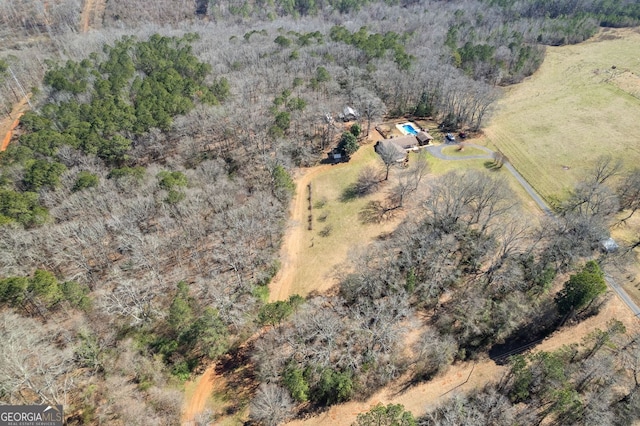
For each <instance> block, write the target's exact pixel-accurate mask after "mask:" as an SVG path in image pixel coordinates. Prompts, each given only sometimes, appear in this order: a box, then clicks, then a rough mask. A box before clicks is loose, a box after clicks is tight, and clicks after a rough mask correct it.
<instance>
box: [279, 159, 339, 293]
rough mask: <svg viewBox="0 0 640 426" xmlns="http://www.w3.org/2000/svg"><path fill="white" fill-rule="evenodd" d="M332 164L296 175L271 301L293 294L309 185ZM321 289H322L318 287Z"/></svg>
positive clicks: (303, 233)
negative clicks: (294, 190) (294, 189)
mask: <svg viewBox="0 0 640 426" xmlns="http://www.w3.org/2000/svg"><path fill="white" fill-rule="evenodd" d="M330 167H331V166H330V165H323V166H316V167H313V168H310V169H304V170H300V171H299V172H298V173H299V175H298V176H297V177H296V179H295V181H296V193H295V196H294V197H293V200H292V201H291V207H290V209H289V222H288V224H287V230H286V231H285V236H284V241H283V243H282V247H281V248H280V260H281V265H280V270H279V271H278V274H276V276H275V277H274V278H273V280H271V283H270V284H269V302H275V301H277V300H286V299H288V298H289V296H290V295H291V289H292V287H293V278H294V276H295V270H296V268H298V267H299V262H298V254H299V253H300V250H301V249H302V247H303V246H304V244H306V238H307V237H306V234H305V231H306V218H307V215H308V213H309V212H308V210H307V198H306V191H307V185H308V184H309V183H310V182H311V181H312V180H313V178H314V177H316V176H317V175H318V174H320V173H322V172H323V171H325V170H326V169H327V168H330ZM318 290H321V289H318Z"/></svg>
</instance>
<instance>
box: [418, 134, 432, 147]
mask: <svg viewBox="0 0 640 426" xmlns="http://www.w3.org/2000/svg"><path fill="white" fill-rule="evenodd" d="M416 139H418V144H419V145H420V146H423V145H429V144H430V143H431V141H432V140H433V136H431V135H430V134H429V133H427V132H419V133H418V134H417V135H416Z"/></svg>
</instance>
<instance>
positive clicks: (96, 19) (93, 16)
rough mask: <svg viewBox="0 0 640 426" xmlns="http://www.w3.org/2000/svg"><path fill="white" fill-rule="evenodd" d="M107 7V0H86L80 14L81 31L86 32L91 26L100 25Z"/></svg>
mask: <svg viewBox="0 0 640 426" xmlns="http://www.w3.org/2000/svg"><path fill="white" fill-rule="evenodd" d="M105 7H106V0H85V2H84V5H83V7H82V13H81V14H80V32H83V33H86V32H87V31H89V28H91V27H94V26H97V25H99V23H100V22H102V14H103V13H104V9H105Z"/></svg>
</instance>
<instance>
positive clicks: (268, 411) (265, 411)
mask: <svg viewBox="0 0 640 426" xmlns="http://www.w3.org/2000/svg"><path fill="white" fill-rule="evenodd" d="M292 408H293V401H292V400H291V396H290V395H289V392H287V391H286V390H285V389H283V388H281V387H280V386H277V385H274V384H264V383H263V384H261V385H260V387H259V388H258V392H257V393H256V396H255V397H254V398H253V401H251V405H250V408H249V410H250V411H249V417H250V418H251V419H252V420H254V421H256V422H257V423H259V424H262V425H265V426H277V425H279V424H281V423H284V422H285V421H286V420H287V419H288V418H289V417H291V414H292V413H291V410H292Z"/></svg>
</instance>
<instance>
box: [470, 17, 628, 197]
mask: <svg viewBox="0 0 640 426" xmlns="http://www.w3.org/2000/svg"><path fill="white" fill-rule="evenodd" d="M638 46H640V29H637V28H636V29H602V30H601V31H600V32H599V34H598V35H597V36H596V37H594V38H592V39H591V40H589V41H587V42H584V43H581V44H578V45H574V46H562V47H548V48H547V53H546V56H545V60H544V63H543V64H542V66H541V67H540V69H539V70H538V71H537V72H536V73H535V74H534V75H533V76H531V77H529V78H528V79H526V80H525V81H524V82H523V83H520V84H517V85H514V86H511V87H509V88H507V89H506V95H505V96H504V98H503V99H501V100H500V101H499V103H498V105H497V110H496V112H495V114H494V116H493V118H492V119H491V120H490V122H489V125H488V127H487V128H486V129H485V132H484V133H485V137H484V138H482V140H481V142H480V143H482V141H484V142H485V143H486V144H487V146H488V147H490V148H492V149H499V150H501V151H502V152H503V153H505V154H506V156H507V157H508V158H509V160H510V162H511V163H512V164H513V165H514V166H515V168H516V169H517V170H518V171H519V172H520V173H521V174H522V175H523V176H524V177H525V179H526V180H527V181H529V183H530V184H531V185H532V186H533V187H534V188H535V189H536V190H537V191H538V193H540V195H541V196H542V197H543V198H545V199H546V200H547V201H549V200H552V199H553V198H554V197H562V196H563V194H564V193H565V191H566V190H567V189H568V188H571V187H572V186H573V185H574V184H575V183H576V182H578V181H579V180H580V179H581V176H583V175H584V173H585V172H586V171H588V169H589V166H590V165H591V164H593V162H594V160H595V159H596V158H597V157H598V156H600V155H603V154H611V155H612V156H614V157H615V158H620V159H623V160H624V161H625V164H626V166H627V167H632V166H636V165H638V164H640V146H639V145H638V138H639V137H640V99H639V98H638V94H639V93H640V78H639V77H638V76H640V49H639V47H638ZM613 67H615V68H613Z"/></svg>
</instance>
